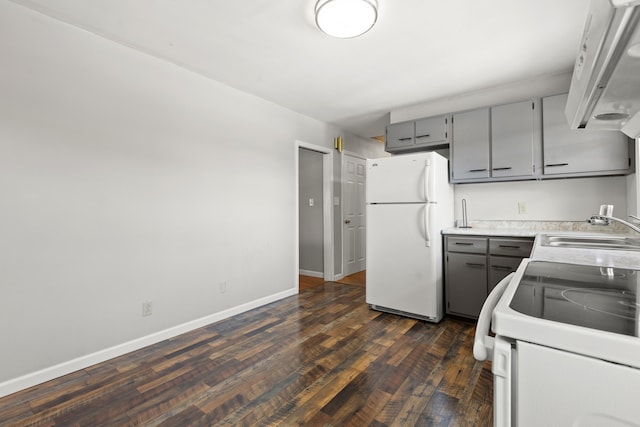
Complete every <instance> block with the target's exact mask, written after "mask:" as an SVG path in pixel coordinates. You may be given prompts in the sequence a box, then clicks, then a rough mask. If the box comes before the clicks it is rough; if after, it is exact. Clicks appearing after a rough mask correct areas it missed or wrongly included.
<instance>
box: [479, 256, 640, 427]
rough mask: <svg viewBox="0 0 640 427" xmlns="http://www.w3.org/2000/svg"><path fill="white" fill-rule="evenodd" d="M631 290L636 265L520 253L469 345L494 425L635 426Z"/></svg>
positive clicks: (639, 304) (638, 344) (635, 314)
mask: <svg viewBox="0 0 640 427" xmlns="http://www.w3.org/2000/svg"><path fill="white" fill-rule="evenodd" d="M639 291H640V270H631V269H620V268H612V267H593V266H587V265H575V264H567V263H558V262H548V261H536V260H529V259H526V260H524V261H523V262H522V264H521V265H520V267H519V268H518V270H517V271H516V272H515V273H512V274H511V275H509V276H508V277H507V278H505V279H504V280H503V281H502V282H500V283H499V284H498V286H496V288H494V290H493V291H492V292H491V294H490V295H489V297H488V298H487V300H486V301H485V305H484V306H483V308H482V312H481V313H480V318H479V319H478V325H477V329H476V337H475V341H474V348H473V353H474V356H475V357H476V359H478V360H486V359H490V360H492V372H493V374H494V425H495V426H500V427H503V426H518V427H526V426H576V427H579V426H582V427H586V426H594V427H595V426H607V427H622V426H625V427H629V426H640V405H638V391H639V390H640V338H639V337H638V336H639V335H638V334H639V331H640V317H639V316H640V299H639V298H640V292H639ZM492 318H493V319H492ZM490 322H491V329H492V330H493V332H494V333H495V337H492V336H489V334H488V332H489V323H490Z"/></svg>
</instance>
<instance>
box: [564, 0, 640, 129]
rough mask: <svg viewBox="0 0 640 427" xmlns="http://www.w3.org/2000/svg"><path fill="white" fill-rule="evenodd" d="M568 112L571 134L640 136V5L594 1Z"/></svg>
mask: <svg viewBox="0 0 640 427" xmlns="http://www.w3.org/2000/svg"><path fill="white" fill-rule="evenodd" d="M565 112H566V115H567V119H568V120H569V125H570V127H571V129H579V128H585V127H586V128H587V129H594V130H622V132H624V133H625V134H627V135H628V136H630V137H632V138H638V137H640V0H591V3H590V7H589V13H588V15H587V20H586V23H585V28H584V32H583V35H582V39H581V42H580V48H579V50H578V56H577V58H576V63H575V66H574V69H573V76H572V78H571V87H570V90H569V98H568V101H567V105H566V110H565Z"/></svg>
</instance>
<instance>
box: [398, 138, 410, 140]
mask: <svg viewBox="0 0 640 427" xmlns="http://www.w3.org/2000/svg"><path fill="white" fill-rule="evenodd" d="M398 141H411V138H398Z"/></svg>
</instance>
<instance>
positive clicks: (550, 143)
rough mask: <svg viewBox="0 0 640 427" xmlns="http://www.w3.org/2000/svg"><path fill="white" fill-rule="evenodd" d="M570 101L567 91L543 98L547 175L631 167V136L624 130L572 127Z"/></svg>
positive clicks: (545, 170)
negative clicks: (575, 128) (565, 112)
mask: <svg viewBox="0 0 640 427" xmlns="http://www.w3.org/2000/svg"><path fill="white" fill-rule="evenodd" d="M566 103H567V94H566V93H565V94H561V95H554V96H548V97H546V98H543V100H542V114H543V116H542V117H543V118H542V123H543V138H544V139H543V141H544V142H543V144H544V154H543V157H544V174H545V175H555V174H565V173H584V172H606V171H620V170H626V169H628V168H629V144H628V140H627V137H626V136H625V135H624V134H623V133H622V132H611V131H594V130H587V129H577V130H571V129H569V124H568V122H567V118H566V116H565V114H564V108H565V105H566Z"/></svg>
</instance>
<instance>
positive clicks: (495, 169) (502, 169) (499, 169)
mask: <svg viewBox="0 0 640 427" xmlns="http://www.w3.org/2000/svg"><path fill="white" fill-rule="evenodd" d="M509 169H511V166H509V167H507V168H493V169H492V170H494V171H508V170H509Z"/></svg>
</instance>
